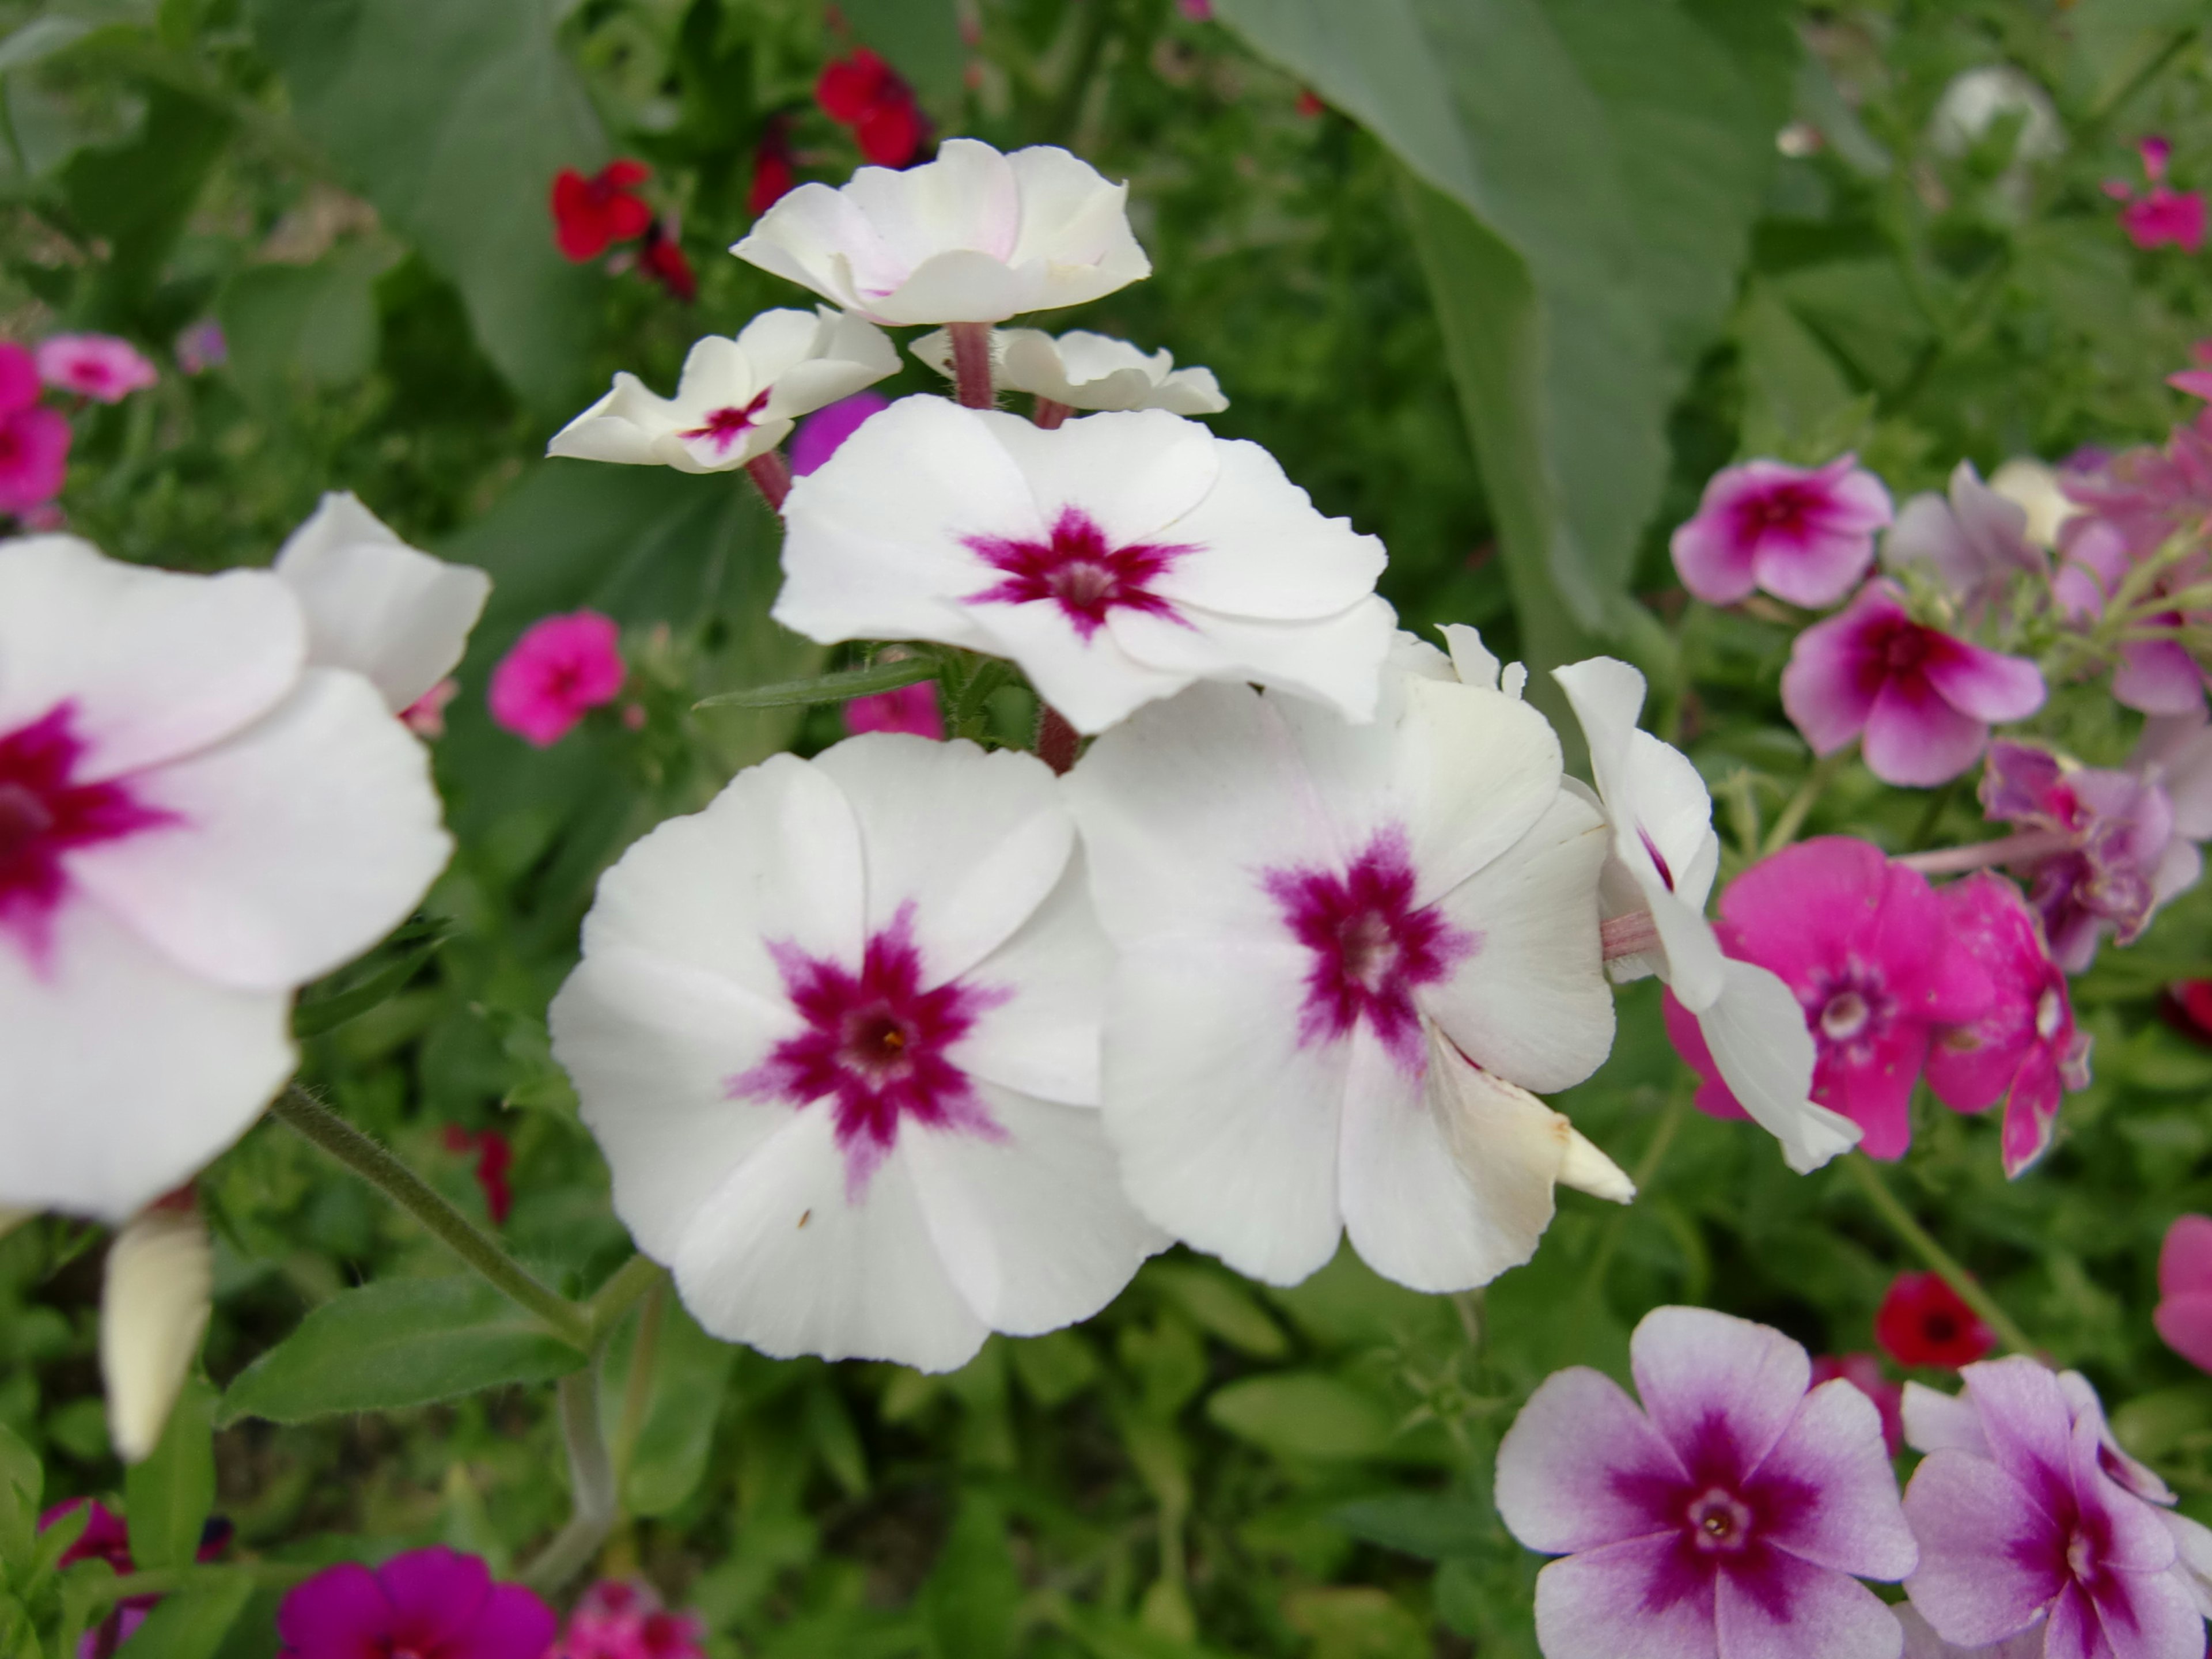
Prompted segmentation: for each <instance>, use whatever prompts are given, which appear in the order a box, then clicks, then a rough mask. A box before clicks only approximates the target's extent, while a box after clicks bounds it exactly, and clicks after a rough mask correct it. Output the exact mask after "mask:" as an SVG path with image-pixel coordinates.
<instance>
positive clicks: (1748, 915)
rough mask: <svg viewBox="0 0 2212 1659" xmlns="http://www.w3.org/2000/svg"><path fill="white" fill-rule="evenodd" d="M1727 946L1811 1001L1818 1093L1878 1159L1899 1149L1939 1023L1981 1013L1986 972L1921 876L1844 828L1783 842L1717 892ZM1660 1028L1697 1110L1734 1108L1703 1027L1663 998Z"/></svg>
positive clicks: (1802, 1001) (1717, 928)
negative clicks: (1690, 1080) (1681, 1063)
mask: <svg viewBox="0 0 2212 1659" xmlns="http://www.w3.org/2000/svg"><path fill="white" fill-rule="evenodd" d="M1714 932H1715V933H1717V934H1718V935H1719V936H1720V941H1721V947H1722V949H1723V950H1724V951H1727V952H1728V954H1729V956H1731V957H1735V958H1737V959H1738V960H1739V961H1742V962H1751V963H1758V964H1759V966H1760V967H1762V968H1765V969H1771V971H1772V972H1773V973H1775V974H1776V975H1778V976H1779V977H1780V978H1781V980H1782V981H1783V982H1784V984H1786V985H1788V986H1789V987H1790V989H1791V990H1792V991H1793V992H1795V993H1796V996H1797V1000H1798V1003H1799V1005H1800V1006H1802V1008H1803V1009H1804V1011H1805V1024H1806V1025H1807V1027H1808V1029H1809V1030H1811V1031H1812V1033H1813V1043H1814V1048H1815V1050H1816V1051H1817V1053H1818V1055H1819V1058H1818V1059H1817V1060H1816V1061H1815V1062H1814V1069H1813V1098H1814V1100H1815V1101H1817V1102H1819V1103H1820V1104H1821V1105H1823V1106H1826V1107H1829V1108H1831V1109H1833V1110H1835V1111H1838V1112H1841V1113H1842V1114H1843V1115H1844V1116H1845V1117H1848V1118H1850V1120H1851V1121H1853V1122H1855V1123H1857V1125H1858V1126H1859V1127H1861V1128H1862V1129H1863V1130H1864V1131H1865V1132H1866V1138H1865V1139H1864V1140H1863V1141H1862V1142H1861V1143H1860V1144H1861V1149H1862V1150H1863V1151H1864V1152H1866V1153H1867V1154H1868V1155H1869V1156H1870V1157H1873V1158H1901V1157H1902V1156H1904V1153H1905V1147H1906V1146H1908V1145H1909V1144H1910V1143H1911V1139H1912V1121H1911V1115H1910V1111H1909V1108H1910V1106H1911V1100H1912V1085H1913V1083H1914V1081H1915V1080H1916V1079H1918V1077H1919V1075H1920V1070H1921V1066H1923V1064H1924V1063H1925V1061H1926V1060H1927V1056H1928V1047H1929V1042H1930V1041H1931V1040H1932V1039H1933V1037H1934V1035H1935V1033H1936V1030H1937V1029H1938V1028H1940V1027H1942V1026H1947V1025H1960V1024H1966V1023H1967V1022H1969V1021H1971V1020H1973V1019H1976V1018H1979V1017H1980V1015H1981V1013H1982V1012H1983V1010H1984V1008H1985V1007H1986V1006H1988V1003H1989V1000H1990V996H1991V994H1992V987H1991V986H1990V980H1989V975H1987V974H1986V973H1985V972H1984V971H1983V969H1982V968H1981V967H1980V965H1979V964H1978V963H1976V962H1975V961H1974V959H1973V957H1972V956H1971V955H1970V954H1969V953H1968V952H1966V951H1964V950H1961V949H1960V948H1958V946H1957V945H1955V944H1954V941H1953V939H1952V938H1951V930H1950V925H1949V921H1948V917H1947V916H1946V915H1945V914H1944V910H1943V907H1942V904H1941V903H1940V902H1938V901H1937V899H1936V894H1935V891H1934V890H1933V889H1932V888H1930V887H1929V885H1928V882H1927V880H1926V878H1924V877H1923V876H1921V875H1920V874H1919V873H1918V872H1917V871H1913V870H1908V869H1906V868H1905V866H1903V865H1900V864H1893V863H1891V862H1890V861H1889V860H1887V859H1885V858H1884V857H1883V856H1882V854H1881V848H1878V847H1874V846H1870V845H1869V844H1868V843H1867V842H1863V841H1853V840H1851V839H1850V837H1849V836H1815V837H1814V839H1813V840H1811V841H1805V842H1798V843H1797V845H1796V846H1795V847H1789V848H1784V849H1783V850H1782V851H1781V852H1779V853H1777V854H1774V855H1773V856H1772V857H1771V858H1769V859H1765V860H1762V861H1760V862H1759V863H1758V864H1755V865H1753V866H1752V867H1751V868H1750V869H1748V870H1747V871H1745V872H1743V873H1742V874H1741V876H1738V877H1737V878H1735V881H1734V882H1733V883H1732V884H1730V885H1729V888H1728V890H1726V891H1725V892H1723V894H1722V895H1721V903H1720V920H1719V921H1717V923H1716V924H1715V925H1714ZM1666 1020H1667V1034H1668V1036H1669V1037H1671V1038H1672V1039H1673V1041H1674V1048H1675V1050H1676V1051H1677V1052H1678V1053H1679V1054H1680V1055H1681V1056H1682V1058H1683V1059H1684V1060H1686V1061H1687V1062H1688V1063H1689V1065H1690V1066H1692V1068H1693V1069H1694V1070H1695V1071H1696V1072H1697V1073H1699V1076H1700V1077H1701V1078H1702V1079H1704V1084H1703V1086H1701V1087H1700V1088H1699V1091H1698V1094H1697V1099H1696V1104H1697V1105H1698V1107H1699V1109H1700V1110H1702V1111H1705V1112H1706V1113H1708V1114H1710V1115H1712V1116H1715V1117H1738V1116H1741V1115H1743V1109H1742V1108H1741V1106H1740V1105H1739V1104H1738V1103H1737V1102H1736V1099H1735V1096H1734V1095H1732V1094H1730V1093H1729V1090H1728V1085H1726V1084H1725V1083H1723V1081H1722V1080H1721V1077H1720V1073H1719V1071H1718V1069H1717V1067H1716V1066H1714V1065H1713V1063H1712V1059H1711V1054H1709V1053H1708V1052H1707V1051H1706V1048H1705V1040H1704V1038H1703V1037H1702V1036H1700V1035H1699V1031H1698V1028H1697V1023H1696V1022H1695V1021H1694V1020H1692V1019H1691V1018H1689V1017H1688V1015H1687V1014H1686V1012H1683V1010H1682V1009H1681V1007H1680V1004H1678V1003H1675V1002H1674V1000H1672V999H1671V998H1669V999H1668V1002H1667V1005H1666Z"/></svg>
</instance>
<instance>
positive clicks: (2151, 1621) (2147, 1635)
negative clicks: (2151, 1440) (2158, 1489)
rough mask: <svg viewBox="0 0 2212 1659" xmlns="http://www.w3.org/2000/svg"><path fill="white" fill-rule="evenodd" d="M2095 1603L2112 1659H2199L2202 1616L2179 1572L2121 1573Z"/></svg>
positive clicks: (2051, 1650) (2049, 1651) (2050, 1650)
mask: <svg viewBox="0 0 2212 1659" xmlns="http://www.w3.org/2000/svg"><path fill="white" fill-rule="evenodd" d="M2153 1513H2154V1514H2155V1513H2156V1511H2153ZM2095 1602H2096V1609H2097V1623H2098V1626H2099V1627H2100V1629H2101V1630H2102V1632H2104V1638H2105V1640H2106V1643H2107V1644H2109V1646H2110V1650H2111V1652H2112V1659H2203V1652H2204V1615H2203V1613H2200V1612H2199V1611H2198V1610H2197V1602H2196V1600H2195V1598H2194V1597H2193V1596H2192V1595H2191V1594H2190V1591H2189V1588H2188V1585H2187V1584H2186V1583H2185V1582H2184V1581H2183V1580H2182V1578H2181V1577H2179V1576H2178V1575H2177V1574H2174V1573H2172V1572H2156V1573H2148V1572H2145V1573H2120V1574H2118V1575H2117V1576H2116V1578H2115V1579H2114V1580H2109V1581H2107V1583H2106V1586H2102V1587H2100V1594H2099V1595H2097V1596H2096V1598H2095ZM2054 1634H2055V1632H2054ZM2056 1652H2057V1649H2056V1648H2055V1647H2046V1648H2045V1653H2046V1654H2055V1653H2056Z"/></svg>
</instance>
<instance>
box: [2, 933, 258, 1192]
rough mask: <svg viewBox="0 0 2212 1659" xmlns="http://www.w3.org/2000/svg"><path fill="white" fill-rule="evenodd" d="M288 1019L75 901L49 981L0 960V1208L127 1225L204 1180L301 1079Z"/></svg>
mask: <svg viewBox="0 0 2212 1659" xmlns="http://www.w3.org/2000/svg"><path fill="white" fill-rule="evenodd" d="M290 1016H291V999H290V998H289V996H286V995H283V994H278V993H276V992H273V991H235V990H231V989H228V988H227V987H223V986H220V985H216V984H214V983H212V982H211V981H207V980H204V979H201V978H198V977H197V976H195V975H191V974H189V973H186V972H185V970H184V969H181V968H179V967H178V966H177V965H176V964H175V963H173V962H172V961H171V960H170V959H169V958H168V957H166V956H164V955H162V954H161V952H159V951H155V950H154V949H153V948H152V947H151V946H150V945H147V944H145V943H144V942H143V940H142V939H139V937H138V936H137V934H136V933H132V932H131V930H130V929H128V928H126V927H124V926H123V924H122V923H120V922H119V921H116V920H115V919H114V918H113V917H112V916H110V915H108V914H107V913H106V911H105V910H103V909H102V908H100V906H99V905H98V904H97V903H94V902H90V901H88V900H85V899H82V898H77V899H70V900H65V901H64V902H63V904H62V905H61V907H60V908H58V910H57V911H56V912H55V915H54V937H53V945H52V954H51V957H50V958H49V960H48V962H47V964H46V970H45V971H44V972H40V971H36V970H34V969H33V968H32V967H31V965H30V964H29V963H28V962H27V960H26V959H25V957H24V955H23V953H22V952H21V951H15V950H10V949H8V948H5V946H4V945H0V1054H6V1055H7V1057H8V1058H7V1063H6V1066H5V1067H4V1070H0V1203H5V1204H8V1205H9V1206H17V1207H22V1208H28V1209H54V1210H63V1211H67V1212H70V1213H72V1214H77V1215H91V1216H97V1217H99V1218H101V1219H103V1220H109V1221H120V1220H122V1219H123V1218H125V1217H126V1216H128V1215H130V1214H131V1213H132V1212H135V1211H137V1210H138V1209H140V1208H142V1207H143V1206H145V1205H147V1204H149V1203H151V1202H152V1201H153V1200H155V1199H156V1198H159V1197H160V1196H161V1194H164V1193H167V1192H169V1191H171V1190H173V1188H176V1187H178V1186H179V1185H181V1184H182V1183H183V1182H185V1181H187V1180H189V1179H191V1176H193V1175H194V1174H195V1173H196V1172H197V1170H199V1169H200V1168H201V1166H202V1165H204V1164H206V1163H208V1162H209V1161H210V1159H212V1158H214V1157H215V1156H216V1154H217V1153H218V1152H222V1150H223V1148H225V1147H226V1146H229V1145H230V1143H231V1142H232V1141H234V1140H235V1139H238V1137H239V1136H240V1135H241V1134H243V1133H245V1132H246V1126H247V1125H248V1124H250V1123H252V1121H253V1120H254V1119H255V1118H257V1117H258V1116H260V1115H261V1109H262V1108H263V1107H264V1106H265V1105H267V1104H268V1103H269V1100H270V1097H271V1096H273V1095H274V1094H275V1093H276V1091H277V1090H278V1089H280V1088H282V1087H283V1083H284V1079H286V1078H288V1077H289V1076H290V1075H291V1074H292V1068H293V1066H295V1064H297V1057H296V1055H295V1054H294V1052H293V1049H292V1034H291V1019H290ZM125 1033H127V1040H120V1038H119V1035H118V1034H125Z"/></svg>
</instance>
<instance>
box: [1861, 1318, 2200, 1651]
mask: <svg viewBox="0 0 2212 1659" xmlns="http://www.w3.org/2000/svg"><path fill="white" fill-rule="evenodd" d="M1961 1375H1962V1376H1964V1377H1965V1379H1966V1392H1965V1393H1964V1395H1961V1396H1960V1398H1959V1399H1957V1400H1950V1399H1947V1398H1946V1397H1945V1396H1943V1395H1938V1394H1936V1393H1934V1391H1932V1390H1930V1389H1920V1388H1917V1387H1915V1388H1908V1389H1906V1391H1905V1431H1906V1434H1907V1437H1909V1438H1910V1439H1911V1442H1912V1443H1913V1444H1914V1445H1915V1446H1917V1447H1919V1448H1921V1449H1924V1450H1926V1451H1927V1452H1928V1455H1927V1457H1926V1458H1925V1459H1924V1460H1923V1462H1922V1463H1921V1465H1920V1467H1919V1468H1918V1469H1917V1470H1916V1471H1915V1472H1914V1474H1913V1477H1912V1483H1911V1486H1908V1487H1907V1488H1906V1490H1905V1516H1906V1518H1907V1519H1908V1520H1910V1521H1911V1523H1912V1530H1913V1534H1914V1535H1915V1536H1916V1537H1917V1538H1918V1540H1919V1541H1920V1565H1919V1567H1918V1568H1917V1570H1916V1571H1914V1572H1913V1573H1912V1575H1911V1577H1908V1578H1907V1579H1906V1580H1905V1590H1906V1593H1907V1594H1908V1595H1911V1598H1912V1605H1913V1606H1914V1607H1917V1609H1918V1610H1919V1612H1920V1613H1921V1615H1922V1616H1923V1618H1925V1619H1926V1620H1927V1621H1928V1623H1929V1625H1930V1626H1933V1627H1934V1630H1935V1632H1936V1635H1938V1636H1939V1637H1941V1638H1942V1639H1943V1640H1945V1641H1946V1642H1950V1643H1954V1644H1958V1645H1960V1646H1963V1647H1968V1648H1973V1647H1981V1646H1985V1645H1988V1644H1993V1643H1996V1642H2002V1641H2004V1640H2006V1639H2008V1638H2011V1637H2015V1636H2017V1635H2019V1634H2020V1633H2021V1632H2024V1631H2027V1630H2028V1629H2029V1628H2030V1627H2031V1626H2036V1625H2038V1624H2040V1625H2041V1626H2042V1636H2043V1645H2042V1648H2041V1652H2042V1653H2043V1654H2044V1655H2045V1659H2200V1656H2202V1655H2203V1652H2204V1619H2203V1613H2202V1612H2201V1611H2200V1607H2199V1604H2198V1601H2197V1586H2196V1583H2195V1582H2194V1580H2193V1577H2192V1575H2191V1570H2190V1564H2189V1562H2188V1559H2187V1558H2186V1557H2185V1554H2184V1540H2185V1538H2186V1539H2188V1540H2189V1542H2190V1547H2192V1548H2193V1547H2195V1543H2196V1534H2201V1533H2202V1532H2203V1528H2198V1527H2197V1526H2196V1524H2195V1523H2194V1522H2189V1521H2187V1520H2186V1519H2185V1517H2182V1516H2172V1515H2168V1514H2166V1512H2165V1511H2163V1510H2160V1508H2159V1507H2157V1505H2156V1504H2154V1503H2152V1502H2148V1501H2146V1500H2145V1499H2144V1498H2142V1497H2140V1496H2138V1495H2136V1492H2134V1491H2131V1490H2130V1486H2129V1485H2128V1484H2123V1481H2122V1480H2118V1479H2116V1478H2115V1474H2116V1473H2118V1474H2127V1473H2129V1470H2128V1468H2127V1466H2126V1465H2125V1464H2124V1462H2121V1461H2120V1460H2119V1459H2118V1456H2117V1455H2116V1454H2115V1453H2113V1452H2112V1450H2110V1449H2108V1447H2107V1445H2106V1430H2105V1420H2104V1413H2103V1411H2102V1409H2101V1407H2099V1406H2098V1404H2097V1402H2096V1396H2095V1394H2094V1391H2093V1390H2091V1389H2088V1387H2087V1384H2086V1383H2081V1382H2080V1381H2079V1379H2071V1380H2072V1382H2073V1383H2074V1384H2075V1386H2074V1387H2073V1388H2071V1389H2069V1379H2067V1378H2061V1377H2059V1376H2054V1375H2053V1374H2052V1373H2051V1372H2050V1371H2049V1370H2045V1368H2044V1367H2043V1366H2042V1365H2040V1364H2038V1363H2037V1362H2036V1361H2034V1360H2033V1359H2029V1358H2023V1357H2015V1358H2009V1359H1998V1360H1985V1361H1984V1362H1982V1363H1981V1364H1974V1365H1969V1366H1967V1367H1966V1369H1965V1370H1964V1371H1963V1372H1962V1373H1961ZM2076 1396H2081V1397H2078V1398H2077V1397H2076ZM2144 1474H2146V1475H2147V1474H2148V1471H2145V1472H2144ZM2152 1479H2153V1480H2154V1479H2155V1478H2154V1477H2152ZM2160 1490H2162V1487H2161V1488H2160Z"/></svg>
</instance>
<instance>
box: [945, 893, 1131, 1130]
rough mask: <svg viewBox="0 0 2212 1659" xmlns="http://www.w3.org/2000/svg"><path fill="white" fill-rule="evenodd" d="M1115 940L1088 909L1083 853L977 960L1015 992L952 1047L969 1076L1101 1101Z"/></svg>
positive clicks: (983, 974)
mask: <svg viewBox="0 0 2212 1659" xmlns="http://www.w3.org/2000/svg"><path fill="white" fill-rule="evenodd" d="M1113 966H1114V952H1113V947H1112V946H1111V945H1109V944H1108V943H1107V942H1106V935H1105V934H1104V933H1103V932H1101V931H1100V929H1099V927H1098V918H1097V913H1096V912H1095V911H1093V910H1092V908H1091V890H1090V879H1089V876H1088V874H1087V872H1085V869H1084V867H1083V859H1082V856H1081V854H1077V855H1076V856H1075V857H1073V858H1072V859H1070V860H1068V866H1067V869H1066V873H1065V874H1063V875H1062V876H1061V878H1060V885H1059V886H1057V887H1055V888H1054V890H1052V892H1051V894H1050V895H1049V896H1048V897H1047V898H1046V899H1045V900H1044V902H1042V904H1040V905H1039V906H1038V907H1037V908H1036V914H1035V915H1031V916H1030V918H1029V920H1028V921H1025V922H1024V923H1023V924H1022V927H1021V931H1020V932H1018V933H1016V934H1015V935H1014V936H1013V937H1012V939H1008V940H1007V941H1006V943H1005V944H1003V945H1000V946H999V947H998V948H997V949H996V950H994V951H992V952H991V954H990V955H989V956H988V957H985V958H984V960H983V961H982V962H981V963H979V964H978V965H977V966H976V968H975V973H974V975H973V979H974V981H975V983H976V984H979V985H987V986H995V987H1001V988H1005V989H1010V990H1012V992H1013V993H1014V995H1013V997H1012V1000H1009V1001H1007V1002H1006V1003H1003V1004H1001V1005H1000V1006H997V1007H995V1008H989V1009H986V1010H985V1011H984V1012H982V1013H981V1014H980V1015H979V1016H978V1017H977V1018H976V1021H975V1027H974V1029H973V1030H970V1031H969V1034H968V1035H967V1036H965V1037H964V1038H963V1039H962V1040H961V1042H960V1043H959V1046H958V1047H957V1048H955V1049H954V1050H953V1052H952V1054H951V1059H952V1060H953V1063H954V1064H956V1065H957V1066H959V1067H960V1068H961V1069H962V1070H963V1071H964V1072H967V1073H969V1074H970V1075H971V1076H974V1077H976V1078H979V1079H984V1080H986V1081H987V1082H991V1083H995V1084H997V1085H1000V1086H1001V1087H1002V1088H1006V1089H1011V1090H1014V1091H1018V1092H1020V1093H1022V1094H1025V1095H1033V1096H1035V1097H1037V1098H1038V1099H1040V1100H1047V1101H1054V1102H1057V1103H1060V1104H1063V1105H1072V1106H1096V1105H1097V1103H1098V1094H1099V1088H1098V1041H1099V1035H1098V1034H1099V1027H1100V1025H1101V1024H1102V1023H1103V1020H1104V1018H1105V1012H1106V985H1107V980H1108V976H1109V974H1110V973H1111V972H1112V970H1113Z"/></svg>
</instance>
